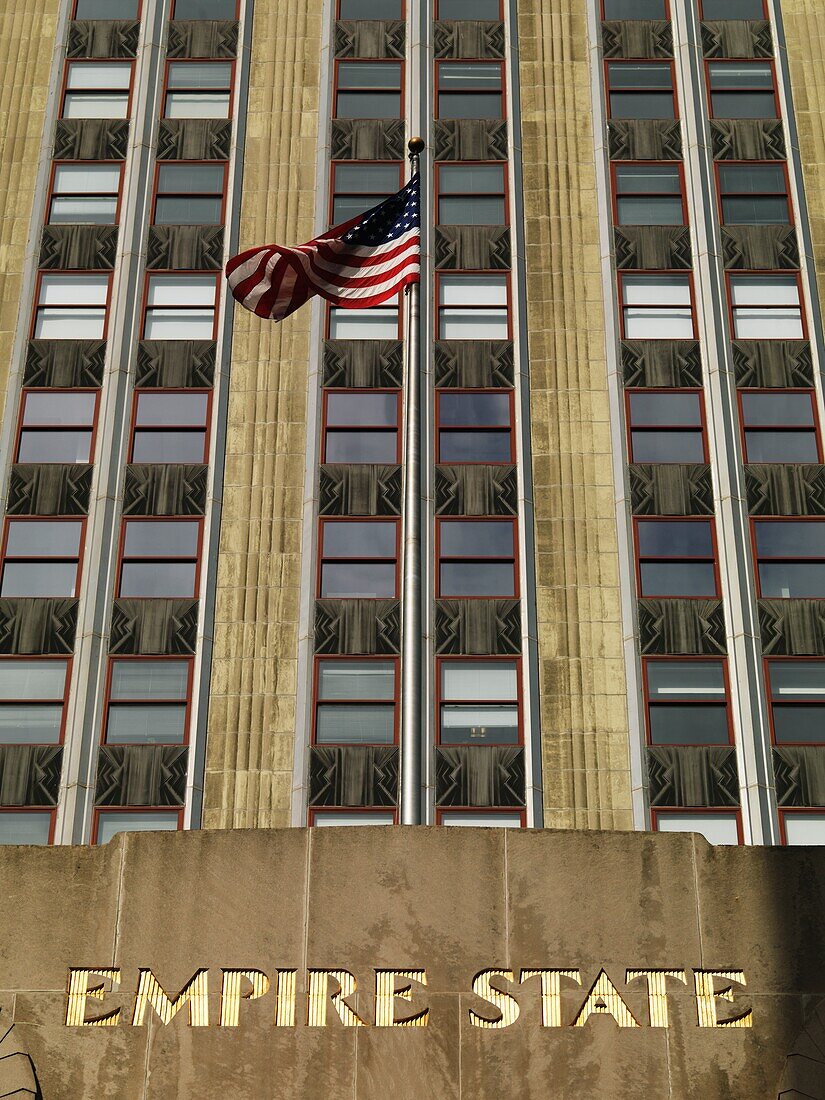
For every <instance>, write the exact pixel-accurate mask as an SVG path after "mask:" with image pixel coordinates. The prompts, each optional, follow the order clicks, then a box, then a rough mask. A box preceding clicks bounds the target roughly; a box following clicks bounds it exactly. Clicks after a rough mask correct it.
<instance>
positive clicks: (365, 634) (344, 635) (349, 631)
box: [315, 600, 401, 656]
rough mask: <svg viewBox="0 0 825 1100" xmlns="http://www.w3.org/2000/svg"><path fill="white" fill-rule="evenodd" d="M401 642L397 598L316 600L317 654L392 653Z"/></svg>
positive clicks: (396, 650)
mask: <svg viewBox="0 0 825 1100" xmlns="http://www.w3.org/2000/svg"><path fill="white" fill-rule="evenodd" d="M400 645H401V614H400V610H399V605H398V600H316V601H315V652H316V653H374V654H381V655H382V656H383V655H385V654H387V655H389V654H393V653H398V652H399V647H400Z"/></svg>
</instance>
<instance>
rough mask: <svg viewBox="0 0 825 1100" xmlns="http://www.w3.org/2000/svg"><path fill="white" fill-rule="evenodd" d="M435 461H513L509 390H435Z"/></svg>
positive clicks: (511, 396) (510, 394)
mask: <svg viewBox="0 0 825 1100" xmlns="http://www.w3.org/2000/svg"><path fill="white" fill-rule="evenodd" d="M436 401H437V403H438V404H437V417H438V421H437V423H438V459H437V461H438V462H453V463H456V462H513V461H514V458H513V441H512V430H511V425H512V417H513V395H512V391H510V390H504V391H502V390H499V391H490V390H471V391H462V390H439V391H438V392H437V393H436Z"/></svg>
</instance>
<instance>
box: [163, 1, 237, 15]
mask: <svg viewBox="0 0 825 1100" xmlns="http://www.w3.org/2000/svg"><path fill="white" fill-rule="evenodd" d="M236 15H237V0H175V19H235V18H236Z"/></svg>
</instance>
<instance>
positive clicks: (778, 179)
mask: <svg viewBox="0 0 825 1100" xmlns="http://www.w3.org/2000/svg"><path fill="white" fill-rule="evenodd" d="M719 182H720V186H721V189H722V191H723V192H730V191H733V192H737V193H739V194H744V195H760V194H768V195H770V194H776V193H777V192H778V193H780V194H784V193H785V173H784V172H783V170H782V168H781V167H780V166H779V165H773V164H754V165H746V164H720V165H719Z"/></svg>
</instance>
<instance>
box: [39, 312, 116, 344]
mask: <svg viewBox="0 0 825 1100" xmlns="http://www.w3.org/2000/svg"><path fill="white" fill-rule="evenodd" d="M105 327H106V310H105V309H90V308H85V309H61V308H59V307H58V308H55V307H51V308H48V309H42V308H41V309H39V310H38V311H37V319H36V321H35V326H34V335H35V339H38V340H102V339H103V333H104V330H105Z"/></svg>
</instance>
